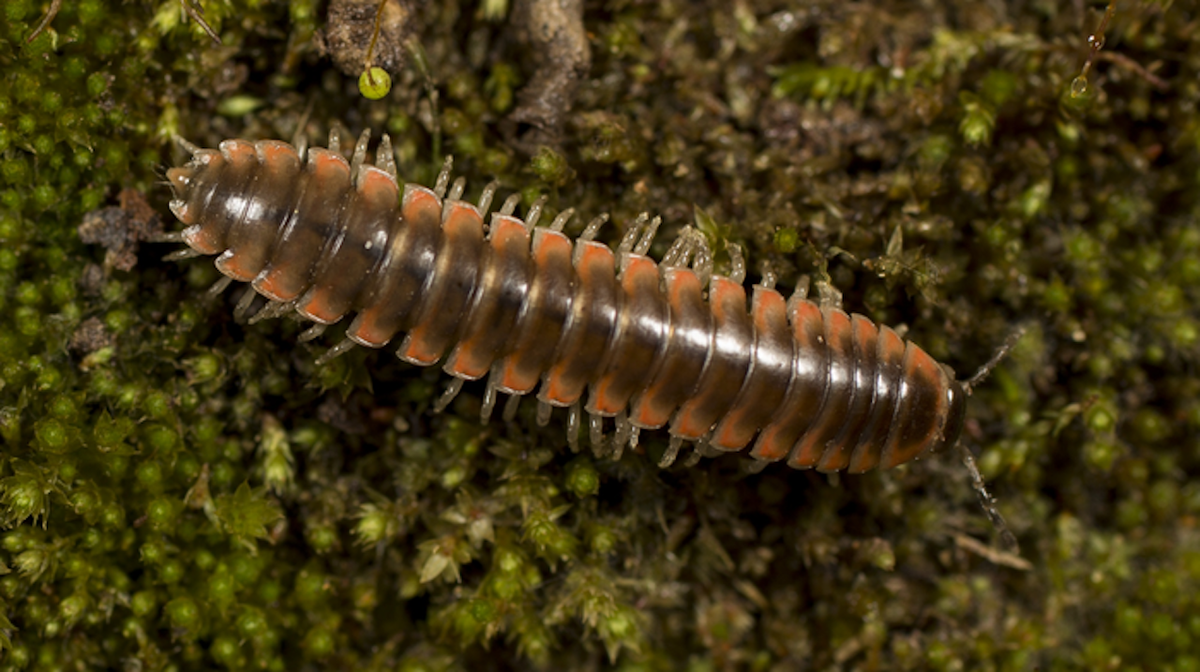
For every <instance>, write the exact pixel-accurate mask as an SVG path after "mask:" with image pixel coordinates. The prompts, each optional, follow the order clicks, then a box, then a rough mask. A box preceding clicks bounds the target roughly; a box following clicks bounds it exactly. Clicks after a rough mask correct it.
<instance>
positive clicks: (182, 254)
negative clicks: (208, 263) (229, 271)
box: [163, 247, 232, 280]
mask: <svg viewBox="0 0 1200 672" xmlns="http://www.w3.org/2000/svg"><path fill="white" fill-rule="evenodd" d="M199 256H202V255H201V254H200V253H199V252H197V251H195V250H193V249H192V248H190V247H185V248H183V249H182V250H176V251H174V252H172V253H170V254H168V255H167V256H165V257H163V261H183V260H184V259H195V258H196V257H199ZM226 279H227V280H232V278H226Z"/></svg>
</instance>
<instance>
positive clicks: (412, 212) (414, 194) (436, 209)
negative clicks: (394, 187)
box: [400, 184, 442, 222]
mask: <svg viewBox="0 0 1200 672" xmlns="http://www.w3.org/2000/svg"><path fill="white" fill-rule="evenodd" d="M400 214H401V216H402V217H404V219H405V220H407V221H410V222H415V221H417V220H418V219H420V218H422V217H433V218H435V219H437V220H438V221H441V218H442V199H440V198H438V197H437V194H434V193H433V191H431V190H429V189H427V188H425V187H418V186H415V185H412V184H407V185H405V186H404V200H403V202H402V203H401V205H400Z"/></svg>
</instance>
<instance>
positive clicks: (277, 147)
mask: <svg viewBox="0 0 1200 672" xmlns="http://www.w3.org/2000/svg"><path fill="white" fill-rule="evenodd" d="M255 147H256V149H257V150H258V156H259V159H260V160H261V161H262V162H263V163H264V164H266V163H275V162H277V161H282V160H285V159H294V160H295V161H296V162H297V163H299V162H300V155H299V154H297V153H296V149H295V148H294V147H292V146H291V145H289V144H287V143H286V142H279V141H278V140H262V141H260V142H258V143H256V145H255Z"/></svg>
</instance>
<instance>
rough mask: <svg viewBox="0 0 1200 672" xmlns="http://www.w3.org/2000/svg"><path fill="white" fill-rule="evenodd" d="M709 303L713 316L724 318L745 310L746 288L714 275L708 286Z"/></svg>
mask: <svg viewBox="0 0 1200 672" xmlns="http://www.w3.org/2000/svg"><path fill="white" fill-rule="evenodd" d="M710 290H711V291H710V292H709V302H710V303H711V304H712V307H713V315H714V316H718V315H720V316H725V315H728V314H729V313H730V312H732V311H734V310H739V311H745V310H746V288H745V287H743V286H741V285H739V284H738V283H736V282H734V281H732V280H730V279H729V278H726V277H724V276H720V275H714V276H713V278H712V282H711V285H710Z"/></svg>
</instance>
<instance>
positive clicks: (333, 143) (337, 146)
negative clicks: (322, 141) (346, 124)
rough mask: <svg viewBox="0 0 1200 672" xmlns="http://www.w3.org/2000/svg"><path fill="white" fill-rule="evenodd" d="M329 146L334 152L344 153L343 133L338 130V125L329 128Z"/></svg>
mask: <svg viewBox="0 0 1200 672" xmlns="http://www.w3.org/2000/svg"><path fill="white" fill-rule="evenodd" d="M327 147H328V149H329V151H331V152H333V153H334V154H341V153H342V133H341V131H339V130H338V127H337V126H334V127H333V128H331V129H329V144H328V145H327Z"/></svg>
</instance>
